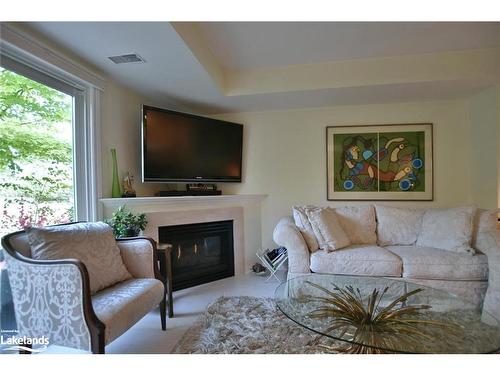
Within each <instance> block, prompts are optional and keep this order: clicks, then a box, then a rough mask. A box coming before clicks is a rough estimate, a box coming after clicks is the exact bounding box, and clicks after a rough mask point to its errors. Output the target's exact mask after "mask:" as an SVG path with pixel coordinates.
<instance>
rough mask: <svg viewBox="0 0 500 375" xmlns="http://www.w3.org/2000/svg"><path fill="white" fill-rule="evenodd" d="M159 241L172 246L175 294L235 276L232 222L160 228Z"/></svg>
mask: <svg viewBox="0 0 500 375" xmlns="http://www.w3.org/2000/svg"><path fill="white" fill-rule="evenodd" d="M158 239H159V242H160V243H168V244H171V245H172V253H171V254H172V259H171V261H172V280H173V281H172V287H173V290H174V291H175V290H181V289H185V288H189V287H192V286H195V285H200V284H204V283H208V282H211V281H215V280H219V279H223V278H226V277H230V276H234V248H233V221H232V220H227V221H214V222H207V223H196V224H185V225H170V226H164V227H159V228H158Z"/></svg>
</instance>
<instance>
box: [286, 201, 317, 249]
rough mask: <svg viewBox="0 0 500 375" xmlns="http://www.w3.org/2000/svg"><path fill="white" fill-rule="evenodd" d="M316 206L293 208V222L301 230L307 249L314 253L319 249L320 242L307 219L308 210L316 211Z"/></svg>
mask: <svg viewBox="0 0 500 375" xmlns="http://www.w3.org/2000/svg"><path fill="white" fill-rule="evenodd" d="M314 208H316V207H315V206H294V207H293V208H292V214H293V220H294V221H295V225H296V226H297V228H299V231H300V233H301V234H302V237H304V240H305V241H306V244H307V247H308V248H309V251H310V252H314V251H316V250H318V249H319V244H318V240H317V239H316V235H315V234H314V231H313V228H312V225H311V223H310V222H309V218H308V217H307V212H306V211H307V210H308V209H314Z"/></svg>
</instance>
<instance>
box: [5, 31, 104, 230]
mask: <svg viewBox="0 0 500 375" xmlns="http://www.w3.org/2000/svg"><path fill="white" fill-rule="evenodd" d="M0 27H1V29H0V36H1V39H0V65H2V66H3V67H5V68H7V69H9V70H13V71H16V72H18V73H19V74H22V75H25V76H27V77H29V78H31V79H34V80H37V81H39V82H41V83H44V84H47V85H48V86H50V87H53V88H55V89H57V90H60V91H62V92H65V93H67V94H69V95H71V96H73V98H74V114H73V115H74V116H75V118H74V121H73V123H74V124H75V127H74V129H73V160H74V171H75V172H74V181H75V209H76V219H77V220H84V221H86V220H89V221H95V220H97V219H98V218H99V217H100V212H99V209H100V206H99V203H98V199H99V197H100V196H101V168H100V163H99V160H100V153H101V152H100V150H101V145H100V141H99V140H100V136H99V135H100V118H101V114H100V105H101V103H100V96H101V91H102V87H103V86H104V81H103V80H102V79H101V78H100V77H99V76H97V75H95V74H93V73H91V72H89V71H87V70H85V69H84V68H82V67H81V66H79V65H77V64H74V63H73V62H71V61H70V60H67V59H65V58H64V57H62V56H59V55H56V54H55V53H54V52H52V51H49V50H48V49H47V48H46V47H45V46H43V45H41V44H38V42H37V41H35V40H33V39H31V38H30V37H28V36H26V35H24V34H22V33H19V32H18V31H16V30H14V29H12V28H11V27H8V26H6V25H5V24H1V25H0ZM65 69H67V70H65Z"/></svg>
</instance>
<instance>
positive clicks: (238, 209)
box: [100, 194, 267, 275]
mask: <svg viewBox="0 0 500 375" xmlns="http://www.w3.org/2000/svg"><path fill="white" fill-rule="evenodd" d="M266 197H267V195H265V194H237V195H236V194H235V195H215V196H186V197H137V198H103V199H100V203H101V205H102V213H103V216H104V217H111V215H112V213H113V212H114V211H116V209H117V208H118V207H120V206H122V205H125V206H126V207H127V208H128V209H130V210H131V211H133V212H141V213H146V214H147V217H148V225H147V226H146V229H145V231H144V235H146V236H148V237H152V238H153V239H155V240H156V241H158V228H159V227H162V226H168V225H179V224H192V223H201V222H210V221H219V220H233V222H234V226H233V235H234V245H235V248H234V251H235V254H234V255H235V274H236V275H241V274H243V273H245V272H248V271H249V270H250V267H251V265H252V264H253V262H255V261H256V260H257V259H256V256H255V253H256V252H257V251H258V250H259V249H260V248H261V246H262V237H261V202H262V201H263V200H264V199H265V198H266Z"/></svg>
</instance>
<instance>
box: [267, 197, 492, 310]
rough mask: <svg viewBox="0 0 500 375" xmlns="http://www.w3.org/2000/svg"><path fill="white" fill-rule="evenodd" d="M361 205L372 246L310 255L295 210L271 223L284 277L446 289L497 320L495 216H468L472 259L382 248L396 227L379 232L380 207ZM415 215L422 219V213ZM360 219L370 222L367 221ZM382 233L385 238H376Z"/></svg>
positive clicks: (404, 248) (412, 248)
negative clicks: (369, 279) (284, 263)
mask: <svg viewBox="0 0 500 375" xmlns="http://www.w3.org/2000/svg"><path fill="white" fill-rule="evenodd" d="M305 207H311V206H305ZM364 207H365V208H366V207H372V208H373V210H372V212H373V215H374V217H373V225H372V226H371V225H370V224H369V223H363V226H362V228H366V232H371V231H373V230H375V232H374V233H373V234H372V233H368V237H366V236H365V237H366V238H367V239H364V240H363V241H364V242H373V243H363V244H357V243H352V244H351V245H349V246H347V247H344V248H341V249H338V250H334V251H327V250H323V249H321V248H319V249H317V250H316V251H311V243H310V242H311V241H314V238H312V239H311V233H308V232H307V231H306V230H304V228H303V225H302V223H300V220H299V219H298V218H297V217H296V216H295V212H294V217H295V220H294V217H291V216H290V217H284V218H282V219H281V220H280V221H279V222H278V224H277V225H276V228H275V230H274V233H273V238H274V241H275V242H276V243H277V244H279V245H280V246H284V247H286V248H287V249H288V257H289V259H288V279H290V278H293V277H297V276H301V275H305V274H308V273H311V272H314V273H326V274H342V275H357V276H375V277H388V278H403V279H405V280H408V281H410V282H414V283H417V284H422V285H425V286H428V287H433V288H436V289H441V290H445V291H448V292H450V293H452V294H455V295H457V296H460V297H462V298H464V299H467V300H470V301H472V302H474V303H475V304H476V306H477V307H478V308H480V307H482V306H483V304H484V308H485V309H487V310H488V311H489V312H490V313H492V314H494V315H495V316H496V317H498V318H499V319H500V230H498V227H497V224H496V213H495V215H491V214H490V215H489V220H490V221H489V222H488V223H486V222H484V218H482V217H481V214H484V213H485V212H486V211H485V210H478V211H477V213H475V214H474V215H475V217H474V220H473V223H474V224H473V232H472V233H471V241H470V245H471V246H473V247H474V250H475V253H474V254H473V255H472V254H470V253H465V252H462V253H460V252H454V251H449V250H443V249H440V248H435V247H431V246H418V245H417V241H415V242H414V243H412V244H405V245H397V244H396V245H388V243H391V239H390V238H389V239H387V237H388V236H389V237H390V235H391V233H390V231H391V230H392V231H396V230H401V229H400V228H399V227H398V223H397V222H396V224H395V225H391V226H389V227H388V226H387V223H386V226H385V228H381V222H380V221H381V220H380V217H379V218H378V219H377V213H378V214H379V215H380V211H381V208H380V209H379V207H381V206H378V205H377V206H371V205H365V206H364ZM336 209H337V208H336ZM341 209H342V208H341ZM474 210H475V209H474ZM421 212H422V215H424V213H425V211H423V210H422V211H421ZM474 212H476V211H474ZM488 212H489V213H491V212H493V211H488ZM365 216H366V215H365ZM483 216H484V215H483ZM491 218H493V219H491ZM479 219H481V220H482V221H483V222H480V220H479ZM298 220H299V222H298ZM366 220H368V221H371V219H370V218H368V219H366ZM451 220H453V219H451ZM491 220H493V221H494V222H493V223H492V222H491ZM471 226H472V225H471ZM415 228H416V229H415V230H416V235H417V237H418V236H421V235H422V231H423V230H425V228H423V224H422V222H420V224H419V226H416V227H415ZM427 230H429V229H427ZM382 232H384V233H382ZM360 233H361V232H360ZM360 233H358V234H360ZM364 234H366V233H364ZM364 234H363V233H361V235H364ZM382 234H383V236H385V239H382V238H381V236H382ZM308 236H309V237H308ZM370 236H371V237H370ZM450 236H451V234H450ZM351 237H352V235H351ZM396 237H398V236H396ZM359 241H361V240H359ZM354 242H356V241H354ZM392 242H397V240H396V241H392ZM419 242H423V241H419Z"/></svg>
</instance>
